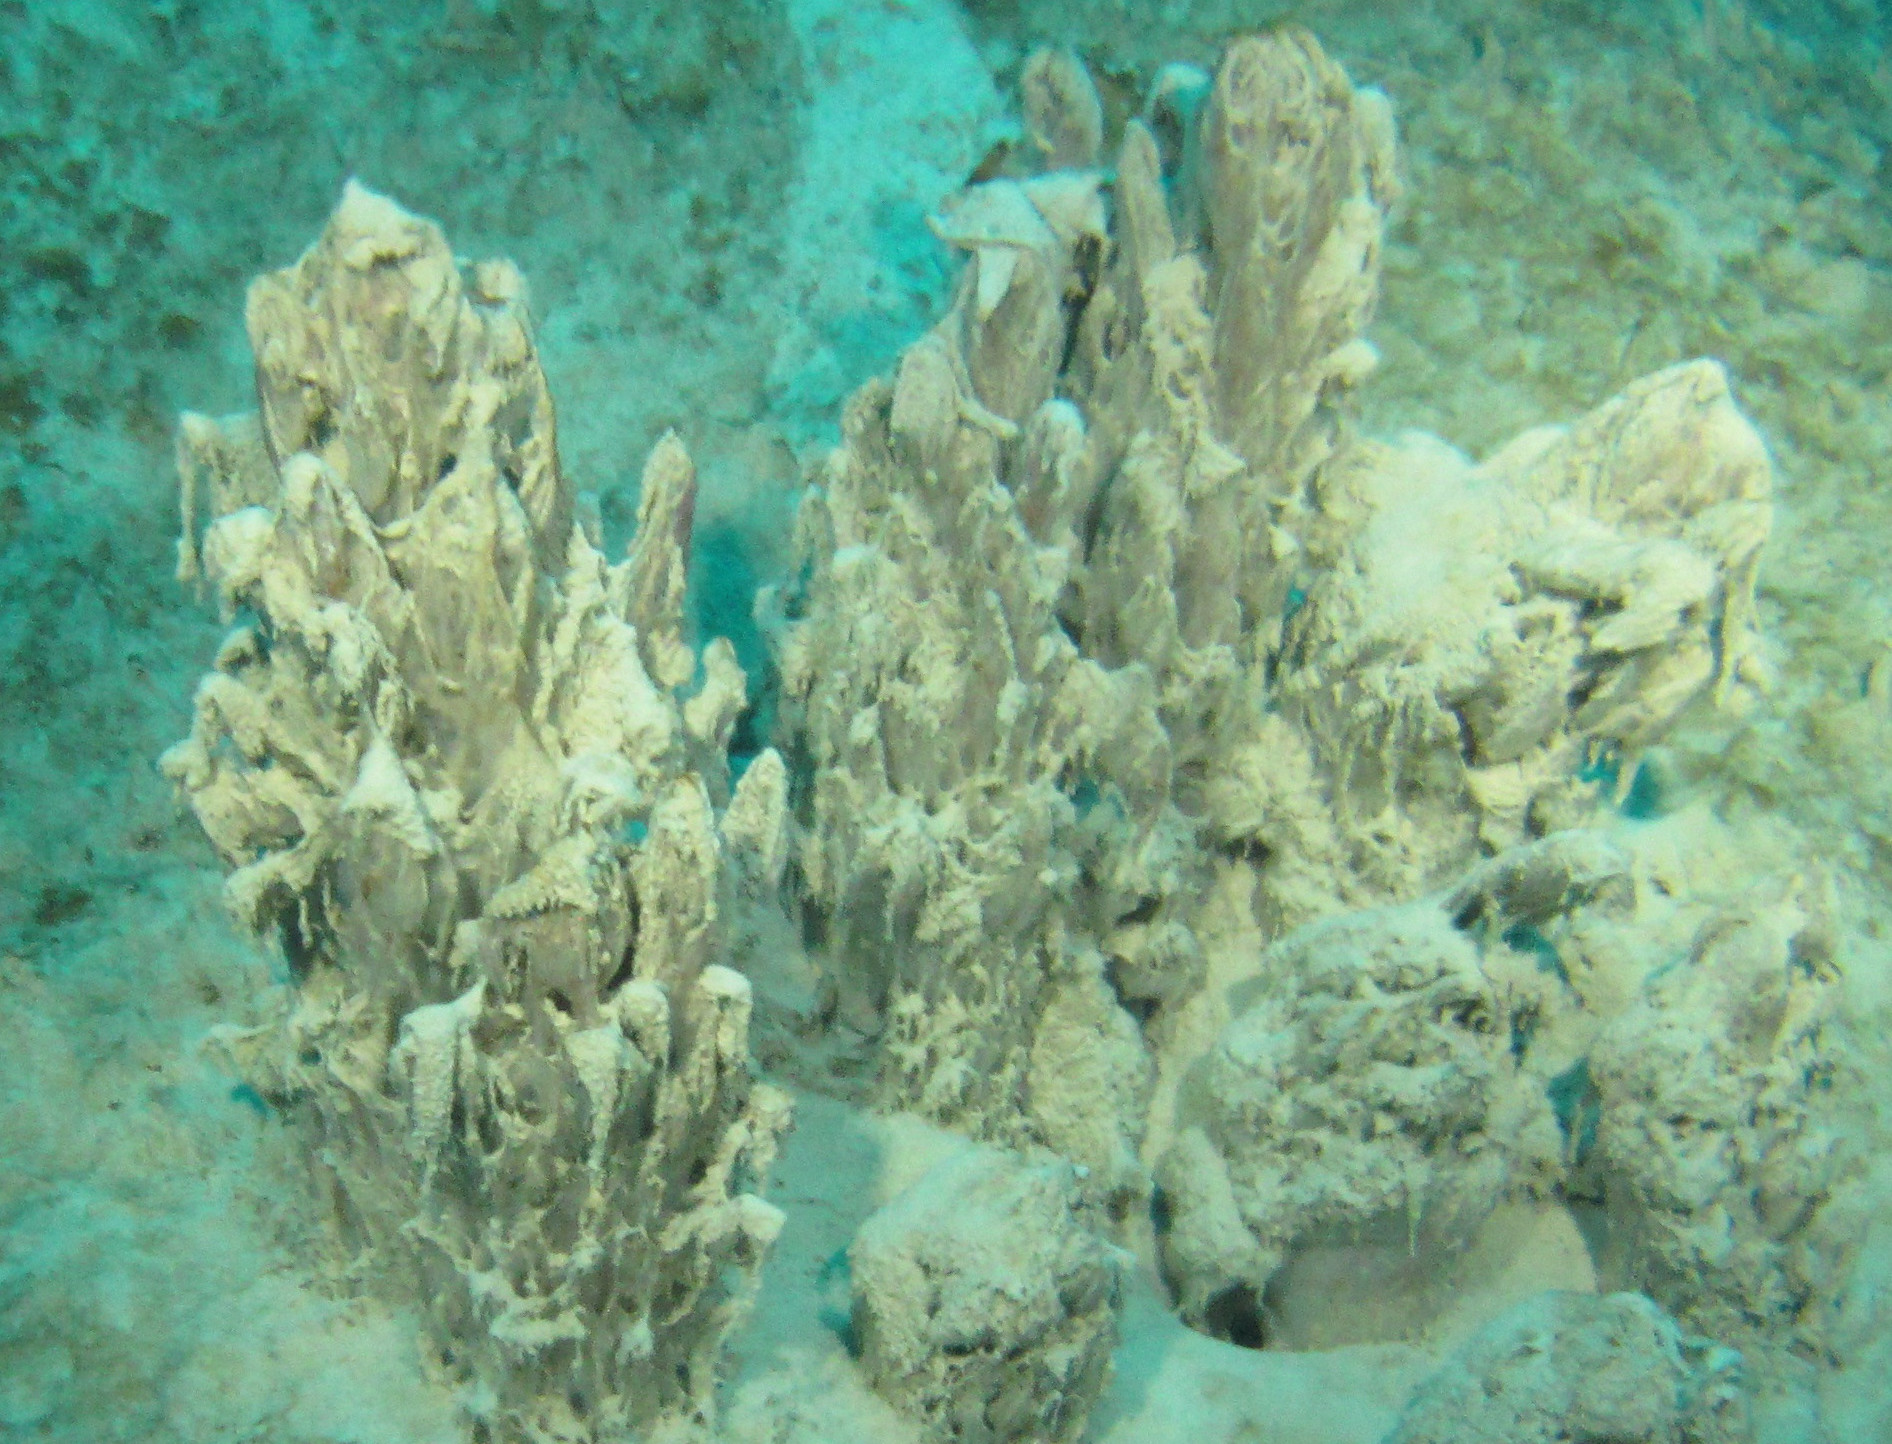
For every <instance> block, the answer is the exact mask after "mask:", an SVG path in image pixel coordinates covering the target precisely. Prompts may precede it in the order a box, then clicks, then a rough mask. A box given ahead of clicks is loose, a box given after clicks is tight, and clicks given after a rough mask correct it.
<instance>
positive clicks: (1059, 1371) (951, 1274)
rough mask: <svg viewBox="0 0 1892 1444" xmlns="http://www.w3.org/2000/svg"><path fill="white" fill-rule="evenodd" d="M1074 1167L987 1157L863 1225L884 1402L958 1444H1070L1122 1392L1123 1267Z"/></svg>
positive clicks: (862, 1303)
mask: <svg viewBox="0 0 1892 1444" xmlns="http://www.w3.org/2000/svg"><path fill="white" fill-rule="evenodd" d="M1081 1208H1082V1204H1081V1194H1080V1191H1079V1189H1078V1188H1077V1183H1076V1179H1075V1177H1074V1176H1073V1173H1072V1170H1071V1167H1070V1165H1069V1164H1068V1163H1065V1162H1063V1161H1061V1160H1053V1161H1036V1162H1033V1161H1028V1160H1026V1159H1024V1158H1021V1157H1019V1156H1017V1155H1015V1154H1008V1153H1005V1152H1003V1151H1001V1150H998V1149H994V1148H974V1149H969V1150H967V1151H966V1152H964V1153H962V1154H960V1155H958V1156H957V1157H955V1158H952V1159H949V1160H947V1161H946V1162H944V1163H941V1164H938V1165H936V1166H935V1167H934V1168H933V1169H931V1170H930V1171H928V1172H927V1173H926V1174H925V1175H924V1176H922V1177H921V1178H920V1179H919V1181H918V1182H916V1183H915V1184H913V1185H912V1186H911V1187H910V1188H908V1189H907V1190H906V1191H905V1192H904V1193H902V1194H901V1195H900V1196H899V1197H897V1198H895V1199H894V1200H893V1201H892V1202H890V1203H888V1204H887V1205H885V1206H884V1207H882V1208H881V1209H879V1210H877V1211H876V1212H875V1213H874V1214H873V1215H872V1216H870V1217H869V1218H868V1219H867V1221H866V1222H865V1223H863V1224H862V1225H861V1228H860V1231H859V1233H858V1234H856V1236H855V1239H854V1242H853V1244H852V1245H851V1246H850V1248H849V1249H848V1263H849V1267H850V1269H851V1272H852V1279H853V1290H854V1330H855V1335H856V1338H857V1340H858V1342H859V1346H860V1352H861V1363H862V1366H863V1367H864V1368H865V1369H866V1371H867V1374H868V1377H869V1379H870V1380H871V1381H872V1382H873V1384H874V1387H875V1388H876V1389H878V1390H879V1391H880V1392H881V1393H883V1394H885V1395H886V1396H887V1397H888V1398H889V1399H891V1400H892V1401H893V1402H895V1403H896V1404H898V1405H900V1407H901V1408H902V1409H904V1410H906V1411H907V1412H908V1413H909V1414H911V1415H912V1416H913V1417H915V1418H917V1419H920V1420H922V1421H923V1422H924V1424H925V1426H926V1428H927V1431H928V1437H930V1438H934V1439H939V1440H951V1441H955V1444H1027V1441H1044V1444H1068V1441H1073V1440H1076V1439H1078V1438H1079V1437H1080V1436H1081V1435H1082V1434H1083V1432H1084V1423H1085V1420H1086V1419H1087V1418H1088V1417H1089V1414H1090V1411H1091V1406H1092V1405H1093V1404H1094V1403H1095V1402H1096V1401H1097V1397H1098V1395H1099V1394H1100V1393H1101V1392H1102V1390H1103V1387H1104V1384H1105V1382H1106V1381H1107V1380H1108V1379H1109V1377H1110V1355H1111V1350H1112V1349H1113V1348H1115V1347H1116V1343H1117V1317H1118V1312H1119V1309H1120V1306H1121V1295H1122V1277H1121V1275H1122V1270H1123V1267H1124V1264H1125V1262H1126V1260H1125V1259H1124V1256H1123V1254H1122V1252H1121V1250H1118V1249H1116V1248H1114V1247H1112V1246H1111V1245H1110V1244H1108V1243H1106V1242H1105V1241H1104V1240H1103V1239H1101V1238H1100V1237H1098V1236H1097V1234H1095V1233H1094V1232H1092V1231H1091V1230H1090V1229H1089V1228H1088V1227H1087V1226H1086V1224H1085V1222H1084V1219H1083V1217H1082V1212H1081Z"/></svg>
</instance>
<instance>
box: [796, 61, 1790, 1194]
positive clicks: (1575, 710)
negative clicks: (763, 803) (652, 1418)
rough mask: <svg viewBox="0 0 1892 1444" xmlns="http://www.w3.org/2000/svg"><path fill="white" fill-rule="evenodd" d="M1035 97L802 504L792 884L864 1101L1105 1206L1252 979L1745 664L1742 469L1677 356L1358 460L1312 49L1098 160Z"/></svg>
mask: <svg viewBox="0 0 1892 1444" xmlns="http://www.w3.org/2000/svg"><path fill="white" fill-rule="evenodd" d="M1025 91H1026V97H1027V104H1026V122H1027V131H1028V138H1029V144H1028V146H1027V147H1026V148H1025V149H1026V151H1027V152H1028V153H1029V154H1030V155H1031V156H1032V157H1035V163H1034V164H1033V165H1032V166H1031V167H1029V173H1027V174H1022V175H1019V176H1013V177H1004V178H1000V179H995V180H992V181H988V182H985V183H983V184H980V185H976V186H974V187H972V188H971V189H969V190H968V191H966V192H965V193H963V194H962V195H960V196H959V197H957V198H955V199H954V200H953V201H952V202H951V203H949V204H948V206H947V207H946V208H945V209H944V211H943V213H942V215H941V217H940V218H939V219H938V220H937V222H936V227H937V229H938V230H939V232H940V234H941V235H943V236H944V237H946V238H947V239H948V240H950V241H952V242H953V243H954V244H955V245H957V246H959V247H961V248H963V249H965V250H966V251H968V252H969V253H970V255H971V261H970V263H969V264H968V266H967V268H966V272H965V275H964V278H963V281H962V284H961V286H960V290H959V294H958V298H957V301H956V303H955V305H954V308H953V310H952V313H951V314H950V315H949V316H948V317H946V319H945V320H943V321H942V322H941V323H940V324H939V325H938V326H937V327H936V328H935V329H934V331H933V332H932V333H931V334H929V335H928V336H927V337H925V338H924V339H922V340H921V341H920V342H918V343H917V344H916V345H914V346H913V347H912V348H910V349H909V351H908V352H907V353H906V355H905V356H904V358H903V359H902V362H901V364H900V367H899V371H898V374H897V375H896V376H895V377H894V379H893V380H892V381H891V382H890V383H889V382H876V383H873V384H871V385H869V386H868V387H867V388H865V389H864V390H863V391H862V392H861V393H860V394H859V395H858V396H856V397H855V399H854V401H853V403H852V405H851V406H850V408H849V411H848V414H847V419H846V427H845V430H846V440H845V442H844V444H843V445H842V447H841V448H840V449H839V451H838V452H837V453H836V454H835V456H834V458H833V460H832V461H831V463H830V464H829V467H828V469H827V472H826V474H825V475H824V476H823V477H822V479H821V485H820V487H819V488H818V489H816V490H815V492H814V494H813V495H812V497H811V498H810V500H809V502H808V504H807V506H806V508H805V511H804V515H803V521H802V526H803V535H802V545H803V548H804V551H805V557H806V563H807V565H806V569H805V572H806V576H805V580H804V581H803V582H802V583H801V584H799V585H798V586H796V587H793V588H791V589H789V590H788V591H787V592H785V593H784V594H783V596H782V597H781V598H780V599H779V601H778V604H777V605H778V609H779V613H780V618H781V629H782V634H783V642H782V648H781V656H782V668H783V676H784V682H785V691H786V694H787V697H788V709H787V710H788V715H789V725H790V733H789V735H790V737H791V739H792V742H793V745H794V747H795V749H796V750H797V752H798V754H799V755H801V756H804V757H805V758H806V759H807V760H808V764H809V766H810V767H811V768H812V770H813V774H814V776H813V783H812V788H811V795H810V798H809V806H808V812H809V825H808V827H807V829H806V833H805V842H804V845H803V846H802V848H801V850H800V856H799V868H800V874H801V879H802V881H803V883H804V892H805V895H806V897H807V898H808V899H809V907H810V911H811V914H812V916H813V918H814V921H815V922H816V923H817V924H818V925H819V927H820V928H825V930H826V932H827V934H828V943H829V946H830V949H831V952H832V955H833V956H834V958H835V959H836V971H835V978H834V992H835V995H836V998H835V1001H836V1006H837V1010H838V1014H839V1016H840V1017H841V1018H842V1019H843V1020H844V1021H847V1022H849V1023H851V1024H852V1025H854V1026H855V1027H856V1028H858V1029H859V1030H861V1031H862V1032H863V1033H865V1034H868V1035H870V1036H875V1037H877V1038H878V1039H879V1040H880V1041H879V1045H878V1056H879V1058H880V1070H879V1071H880V1080H881V1090H882V1097H883V1098H884V1099H885V1100H887V1101H888V1102H891V1103H896V1104H901V1105H908V1106H915V1107H918V1108H920V1109H921V1110H923V1111H925V1112H927V1113H929V1114H931V1115H933V1116H935V1117H938V1118H941V1119H943V1120H946V1121H950V1122H954V1123H957V1124H960V1125H962V1126H966V1127H969V1128H971V1129H972V1130H973V1131H975V1132H979V1133H982V1134H986V1135H990V1136H996V1137H1012V1138H1017V1137H1020V1136H1024V1137H1029V1138H1031V1139H1034V1140H1036V1141H1040V1142H1044V1143H1048V1144H1050V1145H1051V1146H1053V1147H1055V1148H1059V1149H1060V1150H1062V1151H1064V1152H1066V1153H1067V1154H1069V1155H1070V1156H1072V1157H1074V1158H1076V1159H1078V1160H1079V1161H1081V1162H1083V1163H1084V1164H1086V1165H1087V1166H1089V1167H1091V1168H1092V1169H1093V1170H1095V1171H1097V1173H1098V1174H1099V1177H1100V1179H1101V1180H1102V1181H1103V1183H1104V1185H1105V1186H1107V1187H1111V1188H1117V1189H1120V1190H1124V1191H1126V1192H1129V1193H1133V1192H1135V1191H1137V1189H1139V1188H1140V1187H1141V1181H1142V1174H1141V1172H1140V1165H1139V1163H1138V1155H1139V1152H1140V1151H1141V1149H1142V1146H1143V1133H1144V1127H1143V1115H1144V1113H1145V1111H1146V1109H1148V1108H1150V1107H1151V1106H1154V1108H1155V1110H1156V1115H1161V1114H1162V1113H1163V1112H1164V1111H1165V1110H1166V1109H1167V1108H1168V1106H1169V1104H1168V1103H1167V1102H1166V1101H1165V1100H1166V1099H1167V1098H1168V1097H1169V1096H1171V1095H1173V1089H1174V1082H1175V1078H1176V1076H1177V1071H1178V1066H1179V1065H1180V1062H1181V1061H1182V1060H1185V1059H1186V1058H1187V1057H1190V1056H1193V1055H1194V1054H1196V1053H1199V1052H1201V1051H1202V1050H1203V1049H1204V1048H1206V1047H1207V1046H1208V1045H1209V1043H1210V1042H1212V1040H1213V1036H1214V1033H1215V1031H1216V1030H1217V1029H1218V1028H1219V1027H1220V1025H1221V1023H1222V1022H1224V1021H1226V1016H1227V1015H1226V1007H1225V1004H1224V1003H1223V1002H1222V1001H1220V999H1219V993H1218V987H1217V986H1208V985H1212V984H1214V985H1220V984H1225V983H1226V982H1227V981H1228V977H1227V975H1228V974H1229V973H1230V971H1231V970H1240V969H1242V968H1246V967H1249V966H1251V965H1252V964H1251V963H1243V962H1241V961H1240V960H1239V958H1238V956H1237V954H1238V953H1239V952H1240V951H1243V950H1247V951H1248V952H1249V954H1250V956H1251V958H1252V951H1253V946H1254V943H1255V941H1256V940H1257V939H1258V938H1259V937H1265V936H1279V935H1280V934H1282V933H1284V932H1286V931H1287V930H1289V929H1291V928H1292V927H1294V926H1298V925H1299V924H1301V923H1304V922H1306V921H1309V920H1311V919H1313V918H1317V917H1320V916H1323V915H1326V914H1329V913H1332V912H1334V911H1336V910H1339V909H1342V908H1347V907H1358V906H1367V905H1379V904H1387V903H1396V902H1406V901H1410V900H1411V899H1413V898H1414V897H1416V896H1419V895H1422V894H1424V893H1426V892H1428V891H1431V890H1433V889H1436V888H1440V887H1444V886H1447V885H1449V884H1450V883H1451V882H1452V881H1453V880H1454V879H1455V878H1456V877H1457V876H1459V875H1460V874H1461V873H1462V872H1463V871H1464V870H1465V869H1467V868H1468V867H1471V866H1473V865H1474V864H1476V863H1477V862H1478V860H1479V859H1480V858H1481V857H1483V856H1486V855H1488V854H1489V853H1490V852H1491V851H1493V850H1494V849H1497V848H1501V847H1504V846H1508V845H1511V844H1514V843H1518V842H1523V841H1528V840H1529V839H1530V838H1532V837H1534V836H1542V835H1545V834H1548V833H1549V832H1552V831H1556V830H1560V829H1564V828H1568V827H1570V826H1572V825H1575V824H1577V823H1580V822H1582V821H1584V820H1586V818H1587V817H1588V816H1590V815H1591V812H1592V811H1593V809H1594V808H1595V806H1596V805H1597V803H1598V802H1599V800H1601V794H1602V792H1603V791H1604V790H1605V789H1604V788H1603V787H1601V786H1600V785H1599V782H1598V780H1597V779H1598V778H1599V777H1601V776H1602V775H1604V773H1605V772H1606V771H1607V770H1608V768H1607V766H1606V765H1605V764H1606V763H1607V762H1608V761H1609V760H1610V759H1614V758H1616V757H1618V756H1620V755H1627V754H1629V753H1631V752H1633V751H1634V750H1635V749H1638V748H1640V747H1643V746H1645V745H1647V744H1648V743H1649V742H1650V740H1651V739H1653V738H1655V737H1657V736H1659V735H1660V734H1661V733H1662V731H1663V729H1664V728H1665V727H1667V726H1668V725H1669V724H1670V723H1672V722H1673V720H1674V719H1675V718H1676V717H1677V716H1678V715H1679V714H1680V713H1681V711H1682V710H1683V709H1684V708H1685V707H1686V706H1687V705H1688V704H1689V703H1690V702H1691V701H1693V700H1694V699H1695V698H1696V697H1697V696H1700V695H1703V694H1707V693H1714V694H1716V695H1719V696H1721V697H1723V698H1724V699H1726V698H1728V697H1731V696H1732V695H1733V694H1734V693H1735V692H1736V691H1737V690H1738V689H1739V688H1740V687H1741V686H1742V685H1743V684H1744V683H1745V681H1747V680H1749V679H1751V677H1752V676H1753V675H1754V674H1755V666H1754V662H1753V655H1752V654H1753V642H1754V626H1753V619H1752V615H1751V610H1752V584H1753V571H1754V564H1755V557H1756V554H1757V551H1758V548H1759V546H1760V544H1761V541H1762V539H1763V538H1764V536H1765V534H1766V531H1767V526H1768V518H1769V510H1768V502H1767V494H1768V486H1769V479H1770V472H1769V468H1768V464H1767V459H1766V455H1765V452H1764V450H1763V449H1762V448H1761V445H1760V443H1759V441H1758V439H1757V438H1756V437H1755V435H1754V432H1753V430H1752V429H1751V428H1750V427H1749V426H1748V425H1747V424H1746V423H1745V422H1744V421H1743V420H1742V419H1741V418H1740V416H1739V415H1738V413H1736V412H1735V410H1734V408H1733V406H1732V403H1731V401H1730V399H1729V397H1728V393H1727V388H1726V384H1725V381H1724V379H1723V377H1722V375H1721V373H1720V371H1719V370H1718V369H1717V368H1716V367H1714V366H1713V365H1712V364H1709V363H1695V364H1692V365H1689V366H1684V367H1679V368H1676V369H1674V370H1672V371H1670V372H1665V373H1663V374H1661V375H1659V376H1656V377H1653V378H1650V379H1649V380H1647V381H1645V382H1643V383H1640V384H1639V385H1637V386H1636V387H1633V388H1631V389H1630V390H1629V391H1628V392H1626V393H1625V395H1624V396H1623V397H1621V398H1619V399H1618V400H1616V401H1614V402H1612V403H1610V404H1608V405H1607V406H1605V407H1604V408H1602V409H1601V410H1600V411H1598V412H1597V413H1595V414H1594V415H1592V416H1591V417H1589V418H1586V419H1585V420H1584V421H1583V422H1581V423H1580V424H1578V425H1577V426H1575V427H1572V428H1570V429H1568V430H1557V429H1546V430H1544V431H1540V432H1533V433H1531V434H1529V435H1527V436H1525V437H1523V438H1520V439H1519V441H1518V442H1516V443H1515V444H1514V445H1512V446H1510V447H1508V448H1506V449H1504V450H1503V451H1502V452H1500V453H1499V454H1498V455H1497V456H1495V457H1493V458H1492V459H1491V460H1490V461H1488V462H1486V463H1484V464H1483V465H1480V466H1474V465H1473V464H1472V463H1470V462H1469V461H1467V460H1466V459H1464V458H1463V457H1461V456H1459V455H1458V454H1457V453H1456V452H1453V451H1452V450H1451V449H1450V448H1448V447H1446V446H1445V445H1444V444H1442V443H1440V442H1437V441H1435V440H1432V439H1430V438H1424V437H1409V438H1404V439H1401V440H1399V441H1396V442H1393V443H1385V444H1379V443H1367V442H1362V441H1358V440H1356V439H1354V438H1353V437H1352V436H1351V434H1350V431H1349V428H1348V425H1347V410H1348V396H1349V394H1350V393H1351V391H1352V390H1353V389H1354V388H1355V387H1356V386H1357V385H1358V384H1359V383H1360V382H1361V381H1362V380H1363V379H1364V378H1365V377H1366V375H1367V374H1368V373H1369V372H1370V371H1371V370H1372V368H1373V366H1374V364H1375V354H1374V351H1373V348H1372V347H1371V346H1370V345H1369V344H1368V343H1367V342H1366V341H1365V339H1364V338H1363V336H1362V331H1363V328H1364V326H1365V324H1366V322H1367V320H1368V319H1369V317H1370V315H1371V311H1372V307H1373V302H1374V298H1375V294H1376V290H1377V284H1378V255H1379V243H1380V235H1381V231H1382V229H1383V226H1384V220H1385V215H1386V213H1387V209H1388V207H1389V206H1391V205H1392V204H1393V202H1394V199H1395V198H1396V195H1397V189H1398V187H1397V181H1396V176H1395V159H1394V141H1393V127H1392V121H1391V118H1390V112H1389V108H1388V106H1387V103H1386V101H1385V98H1384V97H1383V96H1381V95H1379V94H1378V93H1377V92H1373V91H1356V90H1355V89H1354V88H1353V87H1352V86H1351V85H1350V84H1349V83H1348V82H1347V79H1346V77H1345V75H1344V74H1342V73H1341V71H1340V70H1339V68H1338V67H1337V66H1335V65H1334V64H1333V63H1332V62H1331V61H1329V60H1328V59H1327V58H1326V57H1325V56H1324V55H1323V54H1322V53H1321V51H1320V49H1319V47H1318V46H1317V45H1316V44H1315V43H1314V42H1313V40H1312V39H1311V37H1308V36H1306V35H1305V34H1302V33H1300V32H1294V31H1287V32H1282V33H1280V34H1276V35H1273V36H1268V37H1259V38H1249V39H1245V40H1242V41H1239V42H1237V43H1236V44H1235V45H1234V46H1232V47H1231V49H1230V50H1229V52H1228V53H1227V55H1226V56H1225V57H1224V59H1223V62H1222V64H1221V67H1220V69H1219V71H1218V72H1217V74H1216V75H1215V76H1214V77H1213V79H1211V77H1209V76H1207V75H1205V74H1203V73H1201V72H1199V71H1196V70H1194V69H1192V68H1190V67H1186V66H1172V67H1170V68H1169V69H1167V70H1165V71H1164V72H1163V73H1162V74H1161V75H1160V76H1159V77H1158V79H1157V81H1156V83H1155V85H1154V86H1153V88H1152V92H1151V95H1150V99H1149V101H1148V105H1147V108H1146V110H1145V112H1144V114H1143V115H1142V116H1141V117H1138V118H1133V119H1131V120H1130V121H1128V122H1127V123H1126V124H1125V126H1124V128H1123V134H1122V137H1121V140H1120V142H1119V143H1118V145H1117V150H1116V157H1115V165H1114V170H1112V171H1106V170H1105V169H1104V168H1103V165H1104V162H1103V129H1104V119H1103V107H1102V105H1101V102H1100V100H1099V98H1098V95H1097V92H1096V91H1095V90H1094V88H1093V87H1092V85H1091V82H1090V80H1089V78H1088V76H1086V74H1085V73H1084V71H1083V69H1082V67H1081V65H1080V64H1079V63H1078V62H1077V61H1076V60H1075V58H1074V57H1072V56H1069V55H1065V54H1059V53H1055V52H1053V53H1046V54H1043V55H1040V56H1039V57H1037V58H1036V59H1034V61H1033V62H1032V64H1031V66H1030V67H1029V68H1028V71H1027V74H1026V76H1025ZM841 659H845V660H841ZM894 939H898V940H900V942H901V944H902V946H900V947H898V948H890V947H889V945H888V944H889V942H890V941H891V940H894ZM1020 1100H1023V1106H1022V1107H1021V1106H1020ZM1152 1100H1153V1104H1152Z"/></svg>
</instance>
